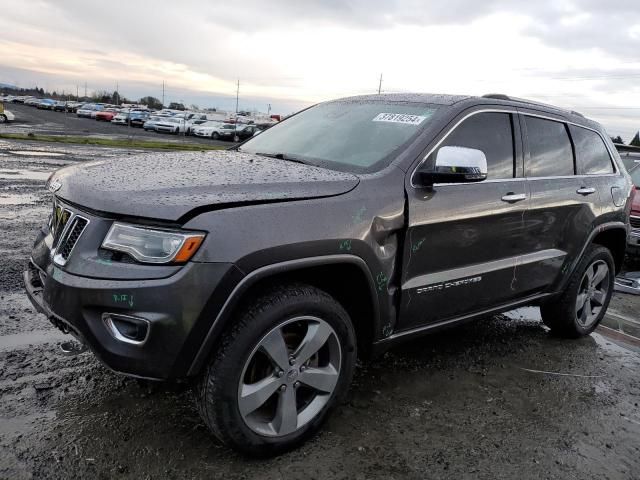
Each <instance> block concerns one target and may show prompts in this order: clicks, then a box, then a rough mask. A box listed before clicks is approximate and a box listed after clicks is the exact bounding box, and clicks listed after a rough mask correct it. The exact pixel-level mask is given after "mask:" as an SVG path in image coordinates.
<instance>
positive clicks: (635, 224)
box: [629, 217, 640, 228]
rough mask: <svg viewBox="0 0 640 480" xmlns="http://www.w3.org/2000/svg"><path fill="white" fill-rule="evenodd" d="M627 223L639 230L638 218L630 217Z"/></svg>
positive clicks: (639, 220)
mask: <svg viewBox="0 0 640 480" xmlns="http://www.w3.org/2000/svg"><path fill="white" fill-rule="evenodd" d="M629 223H630V224H631V226H632V227H633V228H640V217H630V218H629Z"/></svg>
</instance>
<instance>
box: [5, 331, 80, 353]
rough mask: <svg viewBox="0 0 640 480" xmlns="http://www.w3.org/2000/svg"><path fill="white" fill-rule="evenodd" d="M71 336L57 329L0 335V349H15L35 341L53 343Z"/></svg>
mask: <svg viewBox="0 0 640 480" xmlns="http://www.w3.org/2000/svg"><path fill="white" fill-rule="evenodd" d="M70 338H71V337H70V336H69V335H66V334H64V333H62V332H60V331H58V330H32V331H31V332H23V333H14V334H11V335H3V336H2V337H0V339H1V341H0V350H15V349H17V348H23V347H26V346H28V345H34V344H37V343H55V342H59V341H64V340H69V339H70Z"/></svg>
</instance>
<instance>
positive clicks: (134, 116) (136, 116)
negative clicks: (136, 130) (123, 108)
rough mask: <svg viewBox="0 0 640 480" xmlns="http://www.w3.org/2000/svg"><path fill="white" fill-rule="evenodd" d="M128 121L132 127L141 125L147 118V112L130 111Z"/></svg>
mask: <svg viewBox="0 0 640 480" xmlns="http://www.w3.org/2000/svg"><path fill="white" fill-rule="evenodd" d="M129 115H130V116H129V123H130V125H131V126H132V127H142V126H143V125H144V123H145V122H146V121H147V119H148V118H149V116H150V114H149V112H141V111H137V112H131V113H130V114H129Z"/></svg>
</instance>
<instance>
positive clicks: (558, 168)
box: [524, 115, 574, 177]
mask: <svg viewBox="0 0 640 480" xmlns="http://www.w3.org/2000/svg"><path fill="white" fill-rule="evenodd" d="M524 118H525V123H526V126H527V138H528V145H529V158H528V159H527V162H526V172H527V177H557V176H567V175H573V174H574V166H573V148H572V147H571V140H569V134H568V133H567V127H566V125H565V124H564V123H562V122H556V121H553V120H545V119H543V118H537V117H530V116H526V115H525V117H524Z"/></svg>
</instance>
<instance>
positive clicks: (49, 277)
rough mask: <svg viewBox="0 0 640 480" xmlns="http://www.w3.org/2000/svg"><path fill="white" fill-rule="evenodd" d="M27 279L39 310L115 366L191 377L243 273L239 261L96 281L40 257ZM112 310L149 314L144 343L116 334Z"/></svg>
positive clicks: (133, 371)
mask: <svg viewBox="0 0 640 480" xmlns="http://www.w3.org/2000/svg"><path fill="white" fill-rule="evenodd" d="M23 277H24V283H25V288H26V291H27V295H28V297H29V299H30V300H31V302H32V303H33V305H34V306H35V308H36V309H37V310H38V311H40V312H41V313H43V314H45V315H46V316H47V317H48V318H49V319H50V321H51V322H52V323H53V324H54V325H55V326H56V327H58V328H60V329H62V330H63V331H64V332H65V333H71V334H73V335H74V336H75V337H76V338H78V339H79V340H80V341H81V342H82V343H84V344H85V345H87V346H88V347H89V348H90V349H91V350H92V351H93V352H94V353H95V355H96V356H97V357H98V358H99V359H100V360H101V361H102V362H103V363H104V364H106V365H107V366H108V367H109V368H111V369H112V370H115V371H117V372H120V373H123V374H127V375H131V376H136V377H144V378H151V379H162V380H164V379H168V378H179V377H184V376H186V375H187V372H188V370H189V368H190V366H191V364H192V362H193V359H194V358H195V355H196V353H197V352H198V350H199V348H200V346H201V344H202V340H203V339H204V338H205V336H206V333H207V332H208V331H209V328H210V326H211V322H212V321H213V319H214V318H215V316H216V313H217V311H219V309H220V308H221V307H222V305H223V302H224V299H225V298H226V296H227V295H228V294H229V292H230V289H231V288H232V287H233V286H234V285H235V284H236V283H237V282H238V281H239V280H240V278H241V277H242V275H241V274H240V271H239V270H238V269H237V268H236V267H235V266H234V265H232V264H227V263H196V262H192V263H189V264H187V265H185V266H184V267H183V268H181V269H180V270H179V271H178V272H177V273H175V274H174V275H171V276H169V277H167V278H161V279H152V280H119V279H118V280H112V279H96V278H89V277H84V276H79V275H74V274H71V273H68V272H66V271H64V270H63V269H62V268H60V267H58V266H57V265H55V264H54V263H52V262H51V263H48V264H47V265H36V263H35V261H34V260H33V259H32V260H31V261H30V262H29V265H28V268H27V270H26V271H25V272H24V274H23ZM104 314H115V315H124V316H129V317H135V318H139V319H144V320H145V321H146V322H148V325H149V330H148V335H147V338H146V340H145V341H144V343H143V344H130V343H126V342H123V341H122V340H121V339H118V338H116V336H115V335H114V334H113V332H112V330H110V329H109V326H108V325H107V322H106V321H105V319H104Z"/></svg>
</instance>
